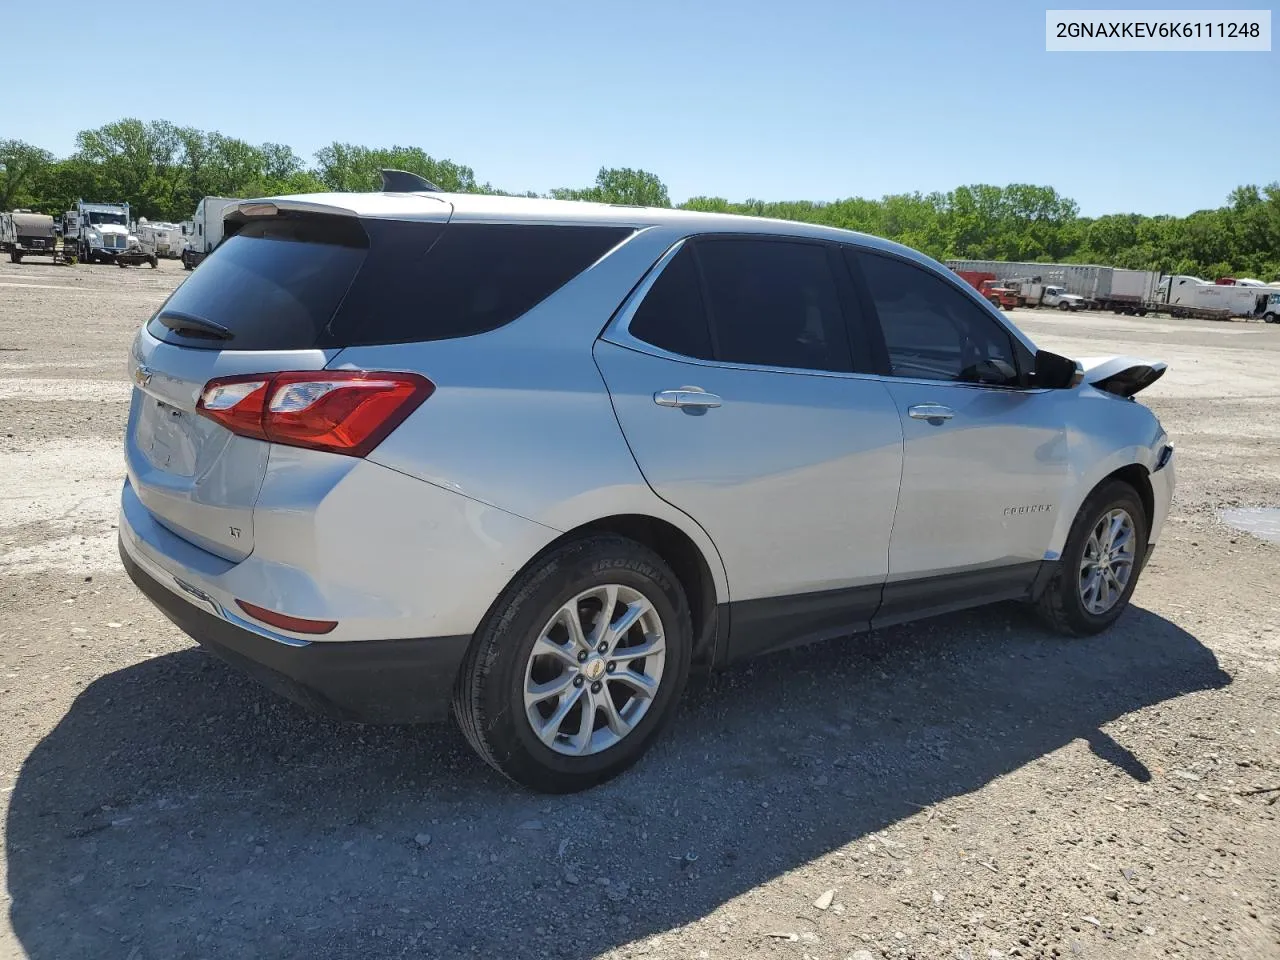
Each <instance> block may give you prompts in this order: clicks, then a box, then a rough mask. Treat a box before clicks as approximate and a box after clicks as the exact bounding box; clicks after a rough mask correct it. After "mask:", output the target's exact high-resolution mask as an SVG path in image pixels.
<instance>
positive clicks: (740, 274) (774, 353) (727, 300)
mask: <svg viewBox="0 0 1280 960" xmlns="http://www.w3.org/2000/svg"><path fill="white" fill-rule="evenodd" d="M697 254H698V259H699V261H700V262H701V265H702V272H703V277H704V279H705V282H706V290H707V297H708V301H709V302H708V306H709V308H710V314H711V323H712V326H713V329H714V336H715V343H716V359H717V360H721V361H724V362H726V363H750V364H760V365H762V366H770V367H799V368H802V369H807V370H841V371H848V370H849V369H851V368H850V357H849V346H848V340H847V338H846V336H845V331H844V318H843V316H842V314H841V312H840V300H839V295H838V293H837V290H836V283H835V278H834V277H833V276H832V273H831V265H830V261H829V259H828V253H827V248H826V247H824V246H821V245H818V244H808V243H791V242H788V241H785V240H738V239H733V240H718V239H717V240H705V241H700V242H699V243H698V244H697Z"/></svg>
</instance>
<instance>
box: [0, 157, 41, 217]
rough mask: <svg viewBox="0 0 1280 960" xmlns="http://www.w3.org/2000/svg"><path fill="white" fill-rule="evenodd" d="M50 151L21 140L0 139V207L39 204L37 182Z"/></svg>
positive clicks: (2, 208) (1, 208)
mask: <svg viewBox="0 0 1280 960" xmlns="http://www.w3.org/2000/svg"><path fill="white" fill-rule="evenodd" d="M52 163H53V154H51V153H50V152H49V151H48V150H42V149H40V148H39V147H33V146H32V145H31V144H29V143H24V142H23V141H22V140H0V210H12V209H14V208H15V207H35V206H41V205H42V199H43V198H41V197H40V194H39V191H38V189H37V188H38V186H39V183H40V181H41V178H42V177H43V176H44V175H45V174H46V172H47V169H48V167H49V166H50V165H51V164H52Z"/></svg>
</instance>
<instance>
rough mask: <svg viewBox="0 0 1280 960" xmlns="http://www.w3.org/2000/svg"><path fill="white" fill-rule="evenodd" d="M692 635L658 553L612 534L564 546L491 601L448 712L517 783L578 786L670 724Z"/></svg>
mask: <svg viewBox="0 0 1280 960" xmlns="http://www.w3.org/2000/svg"><path fill="white" fill-rule="evenodd" d="M606 610H607V611H608V618H607V619H606V617H605V613H606ZM692 637H693V628H692V622H691V618H690V614H689V604H688V600H687V599H686V597H685V593H684V590H683V588H682V587H681V585H680V582H679V580H677V579H676V576H675V574H674V573H672V571H671V569H670V567H668V566H667V564H666V563H665V562H664V561H663V560H662V558H661V557H659V556H658V555H657V554H656V553H654V552H653V551H652V550H650V549H649V548H648V547H645V546H643V545H641V544H639V543H636V542H635V541H632V540H627V539H625V538H622V537H618V536H612V535H602V536H592V537H587V538H584V539H581V540H574V541H571V542H569V543H566V544H564V545H563V546H560V547H558V548H556V549H554V550H552V551H551V552H550V553H548V554H547V555H546V556H545V557H543V558H542V559H541V560H540V561H539V562H538V563H537V564H535V565H533V566H531V567H530V568H529V569H528V570H526V571H524V572H523V573H521V574H520V575H519V576H518V577H516V579H515V580H514V581H513V582H512V583H511V585H510V586H508V587H507V589H506V590H505V591H504V592H503V594H502V596H501V597H499V599H498V601H497V602H496V603H495V604H494V606H493V608H492V609H491V610H490V612H489V614H488V616H487V617H486V618H485V621H484V622H483V623H482V624H481V626H480V629H479V630H478V631H477V632H476V634H475V637H474V638H473V639H472V642H471V646H470V648H469V649H468V651H467V656H466V658H465V659H464V661H463V664H462V668H461V670H460V672H459V677H458V682H457V685H456V687H455V690H454V701H453V711H454V716H455V717H456V718H457V721H458V725H459V726H460V727H461V728H462V732H463V733H464V734H465V735H466V737H467V740H468V741H469V742H470V743H471V745H472V747H474V748H475V750H476V752H477V753H479V754H480V756H481V757H482V758H484V760H485V761H486V762H487V763H489V764H490V765H491V766H492V767H494V768H495V769H497V770H498V771H499V772H501V773H503V774H505V775H506V776H507V777H510V778H511V779H512V780H514V781H516V782H517V783H520V784H523V785H524V786H526V787H529V788H531V789H533V790H538V791H542V792H545V793H572V792H575V791H578V790H585V789H587V788H589V787H593V786H595V785H597V784H599V783H603V782H604V781H606V780H609V779H611V778H612V777H615V776H617V775H618V774H620V773H622V772H623V771H624V770H626V769H627V768H628V767H630V766H631V765H632V764H633V763H635V762H636V761H637V760H639V759H640V757H641V756H642V755H643V754H644V752H645V751H646V750H647V749H648V748H649V746H650V744H652V742H653V741H654V739H656V737H657V736H658V735H659V734H660V733H661V732H662V729H663V728H664V727H665V726H666V724H667V723H668V722H669V721H670V719H671V717H672V715H673V714H674V713H675V708H676V704H677V702H678V701H679V699H680V695H681V693H682V692H683V691H684V687H685V683H686V681H687V680H688V676H689V661H690V655H691V651H692V646H693V644H692Z"/></svg>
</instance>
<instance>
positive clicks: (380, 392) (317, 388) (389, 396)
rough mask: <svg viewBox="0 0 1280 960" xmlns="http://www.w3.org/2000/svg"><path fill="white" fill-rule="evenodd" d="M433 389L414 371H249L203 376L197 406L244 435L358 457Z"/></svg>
mask: <svg viewBox="0 0 1280 960" xmlns="http://www.w3.org/2000/svg"><path fill="white" fill-rule="evenodd" d="M434 390H435V384H433V383H432V382H431V381H430V380H428V379H427V378H426V377H420V376H418V375H417V374H416V373H370V372H367V371H364V370H319V371H316V370H309V371H297V372H293V371H291V372H288V373H255V374H249V375H247V376H239V377H220V378H218V379H217V380H210V381H209V382H208V383H207V384H205V388H204V391H203V392H202V393H201V394H200V400H199V402H198V403H197V404H196V411H197V412H198V413H199V414H201V415H202V416H205V417H208V418H209V419H210V420H214V421H216V422H218V423H220V424H222V425H223V426H224V427H226V428H227V429H228V430H230V431H232V432H233V433H238V434H240V435H241V436H244V437H254V438H256V439H258V440H269V441H271V442H272V443H284V444H288V445H289V446H293V447H309V448H310V449H312V450H327V451H329V452H330V453H342V454H346V455H347V456H351V457H363V456H365V455H366V454H368V453H369V452H370V451H371V450H373V448H374V447H376V446H377V445H378V444H380V443H381V442H382V441H383V440H384V439H386V437H387V434H389V433H390V432H391V431H392V430H394V429H395V428H396V427H398V426H399V425H400V424H401V423H402V422H403V421H404V419H405V417H407V416H409V414H411V413H413V411H414V410H416V409H417V408H418V405H419V404H421V403H422V401H424V400H426V399H427V397H429V396H431V394H432V392H433V391H434Z"/></svg>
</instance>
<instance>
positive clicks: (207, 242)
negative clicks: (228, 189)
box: [182, 197, 244, 270]
mask: <svg viewBox="0 0 1280 960" xmlns="http://www.w3.org/2000/svg"><path fill="white" fill-rule="evenodd" d="M243 202H244V201H243V200H240V199H237V198H234V197H205V198H204V199H203V200H201V201H200V202H199V203H198V204H196V212H195V216H193V217H192V218H191V226H192V228H193V229H194V233H189V234H188V235H187V243H186V246H185V247H183V249H182V265H183V266H184V267H186V268H187V269H188V270H194V269H195V268H196V267H197V266H199V264H200V261H201V260H203V259H204V258H205V257H207V256H208V255H209V254H210V253H212V252H213V249H214V247H216V246H217V245H218V244H220V243H221V242H222V235H223V234H222V218H223V216H225V215H226V212H227V209H228V208H229V207H232V206H235V205H236V204H238V203H243Z"/></svg>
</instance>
